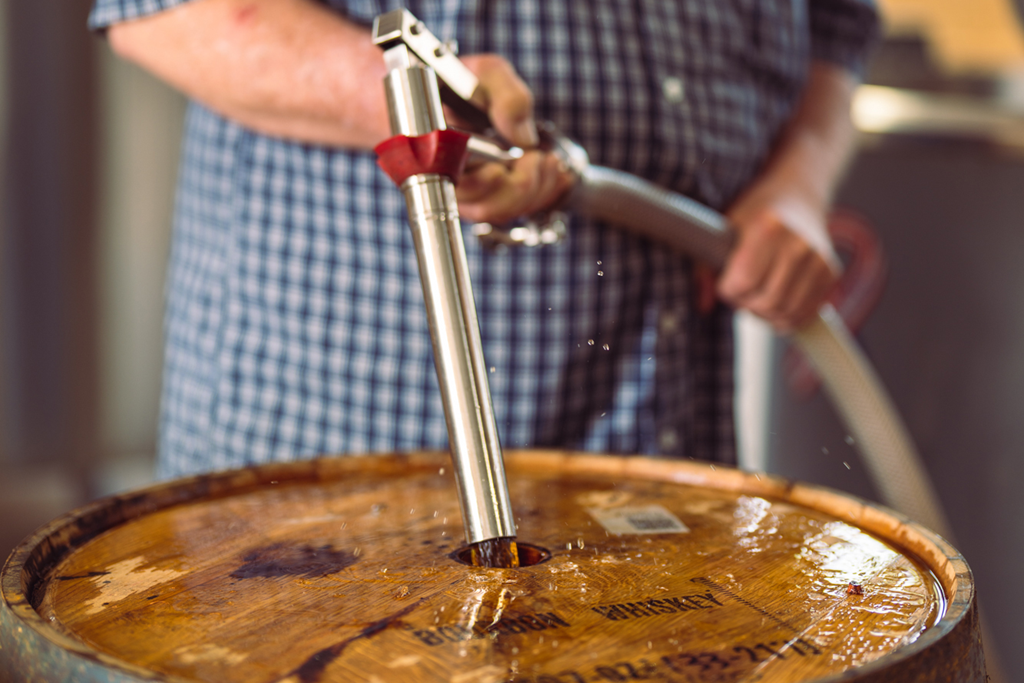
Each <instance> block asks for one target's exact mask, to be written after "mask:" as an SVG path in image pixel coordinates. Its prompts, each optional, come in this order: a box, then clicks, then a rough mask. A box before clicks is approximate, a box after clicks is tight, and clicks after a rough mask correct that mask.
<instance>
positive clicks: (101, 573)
mask: <svg viewBox="0 0 1024 683" xmlns="http://www.w3.org/2000/svg"><path fill="white" fill-rule="evenodd" d="M506 461H507V465H508V478H509V482H510V488H511V494H512V501H513V505H514V509H515V513H516V515H517V522H518V525H519V540H520V541H521V542H522V545H521V553H520V554H521V557H522V559H523V561H524V564H527V565H529V566H525V567H522V568H520V569H514V570H513V569H481V568H477V567H472V566H467V565H466V564H463V563H462V561H461V559H462V558H461V554H460V549H462V547H463V545H464V544H463V539H462V528H461V520H460V516H459V510H458V502H457V496H456V495H455V488H454V486H455V484H454V481H453V479H452V475H451V466H450V465H449V464H448V460H447V457H446V455H444V454H440V453H438V454H430V453H420V454H411V455H389V456H372V457H349V458H335V459H322V460H316V461H311V462H301V463H288V464H276V465H269V466H262V467H257V468H252V469H246V470H240V471H234V472H228V473H223V474H215V475H208V476H199V477H193V478H189V479H183V480H180V481H176V482H171V483H166V484H162V485H157V486H153V487H150V488H148V489H145V490H143V491H140V492H137V493H133V494H128V495H123V496H117V497H113V498H108V499H105V500H102V501H99V502H97V503H94V504H91V505H89V506H87V507H84V508H82V509H80V510H78V511H75V512H72V513H70V514H68V515H66V516H64V517H62V518H60V519H57V520H55V521H54V522H52V523H51V524H49V525H48V526H46V527H44V528H42V529H40V530H39V531H38V532H37V533H36V534H35V535H34V536H32V537H31V538H30V539H28V540H27V541H26V542H25V543H23V544H22V545H21V546H19V547H18V548H17V549H16V550H15V552H14V553H13V555H12V556H11V557H10V558H9V560H8V561H7V563H6V565H5V567H4V570H3V574H2V591H3V594H2V597H3V603H2V606H0V679H2V680H3V681H62V680H68V681H76V682H89V681H105V682H109V681H218V682H232V681H239V682H241V681H245V682H250V681H258V682H262V681H282V682H288V683H318V682H324V683H326V682H329V681H339V682H340V681H374V682H375V681H452V682H455V683H462V682H467V683H468V682H470V681H484V682H488V681H505V680H515V681H529V682H532V683H602V682H611V683H616V682H620V681H637V680H650V681H686V682H697V681H730V682H731V681H755V680H756V681H787V682H788V681H838V680H843V681H852V680H855V681H872V682H876V683H877V682H883V681H886V682H888V681H892V682H896V681H899V682H901V683H902V682H904V681H968V682H977V683H982V682H983V681H984V678H985V674H984V662H983V657H982V650H981V643H980V638H979V635H978V633H979V629H978V622H977V611H976V608H975V597H974V585H973V580H972V577H971V573H970V570H969V569H968V567H967V564H966V563H965V562H964V560H963V558H962V557H961V556H960V555H959V554H958V553H957V552H956V550H954V549H953V548H952V547H950V546H949V544H947V543H946V542H945V541H943V540H942V539H940V538H939V537H937V536H935V535H934V534H932V533H930V532H929V531H927V530H925V529H922V528H921V527H919V526H917V525H915V524H912V523H910V522H908V521H907V520H906V519H903V518H901V517H899V516H898V515H896V514H895V513H893V512H891V511H888V510H885V509H882V508H880V507H877V506H875V505H871V504H868V503H865V502H863V501H860V500H856V499H853V498H851V497H849V496H845V495H841V494H838V493H835V492H831V491H828V490H825V489H822V488H818V487H813V486H805V485H801V484H792V483H789V482H786V481H783V480H780V479H777V478H773V477H768V476H766V475H756V474H746V473H742V472H739V471H736V470H732V469H723V468H715V467H712V466H708V465H703V464H697V463H692V462H675V461H666V460H654V459H647V458H623V457H611V456H593V455H584V454H569V453H551V452H547V453H545V452H513V453H508V454H506Z"/></svg>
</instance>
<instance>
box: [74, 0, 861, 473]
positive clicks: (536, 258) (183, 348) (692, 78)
mask: <svg viewBox="0 0 1024 683" xmlns="http://www.w3.org/2000/svg"><path fill="white" fill-rule="evenodd" d="M185 1H187V0H97V2H96V4H95V7H94V9H93V13H92V15H91V18H90V25H91V26H92V27H93V28H96V29H99V28H103V27H105V26H107V25H109V24H111V23H113V22H119V21H124V20H129V19H132V18H134V17H138V16H142V15H145V14H148V13H151V12H156V11H161V10H164V9H168V8H170V7H172V6H175V5H178V4H181V3H182V2H185ZM328 4H330V5H332V6H333V7H335V8H336V9H337V11H338V12H339V13H341V14H343V15H345V16H347V17H348V18H349V19H350V20H351V21H354V22H357V23H361V24H367V25H368V24H369V23H370V22H371V21H372V20H373V17H374V16H375V15H377V14H379V13H381V12H383V11H387V10H389V9H394V8H395V7H396V6H398V5H399V4H400V3H398V2H394V1H393V0H383V1H380V2H378V1H374V0H350V1H348V2H345V1H344V0H331V1H330V2H329V3H328ZM407 6H408V8H409V9H410V10H411V11H412V12H413V13H414V14H415V15H416V16H417V17H419V18H420V19H422V20H424V21H425V22H426V23H427V25H428V26H430V27H431V29H432V30H433V31H434V32H435V33H436V34H438V35H439V36H440V37H442V38H449V37H451V38H455V39H457V40H458V42H459V45H460V47H461V49H462V52H463V53H465V54H470V53H476V52H496V53H499V54H502V55H504V56H505V57H507V58H508V59H510V60H511V62H512V63H513V64H514V65H515V67H516V68H517V69H518V71H519V73H520V74H521V75H522V76H523V78H524V79H525V81H526V82H527V83H528V84H529V85H530V87H531V88H532V89H533V92H534V94H535V97H536V102H537V113H538V117H539V118H541V119H549V120H552V121H554V122H555V124H556V125H557V126H558V127H559V128H560V129H561V130H562V131H564V132H565V133H567V134H568V135H569V136H570V137H572V138H573V139H575V140H576V141H578V142H580V143H581V144H582V145H583V146H584V147H585V148H586V149H587V150H588V152H589V153H590V156H591V159H592V160H593V162H594V163H597V164H601V165H605V166H611V167H614V168H619V169H623V170H626V171H629V172H631V173H635V174H637V175H640V176H643V177H645V178H647V179H649V180H652V181H654V182H656V183H659V184H661V185H663V186H666V187H669V188H672V189H674V190H676V191H679V192H683V193H686V194H688V195H690V196H692V197H694V198H696V199H699V200H701V201H703V202H706V203H708V204H710V205H711V206H714V207H718V208H723V207H726V206H727V205H728V204H729V202H730V201H731V200H732V199H733V198H734V197H735V196H736V195H737V193H739V192H740V191H741V190H742V188H743V187H744V185H745V184H746V183H748V182H749V181H750V180H751V179H752V178H753V177H754V175H755V174H756V173H757V171H758V169H759V167H760V166H761V165H762V164H763V162H764V160H765V158H766V156H767V155H768V153H769V150H770V148H771V145H772V141H773V140H774V138H775V137H776V135H777V133H778V131H779V130H780V128H781V127H782V126H783V125H784V123H785V121H786V120H787V117H788V116H789V115H790V113H791V111H792V109H793V106H794V104H795V103H796V101H797V99H798V97H799V95H800V92H801V89H802V87H803V84H804V80H805V77H806V73H807V69H808V66H809V63H810V61H811V59H824V60H828V61H832V62H836V63H839V64H842V65H844V66H846V67H847V68H849V69H851V70H854V71H857V70H859V69H860V68H861V66H862V60H863V58H864V53H865V50H866V45H867V44H868V42H869V41H870V38H871V35H872V33H873V31H874V27H875V21H876V19H875V14H874V11H873V9H872V8H871V6H870V5H869V3H868V0H745V1H742V2H730V3H723V2H716V1H714V0H683V1H679V2H664V1H657V0H595V1H591V2H572V1H569V2H545V1H544V0H516V1H515V2H512V1H506V2H498V1H492V2H487V1H483V0H479V1H477V2H470V1H465V2H459V1H457V0H410V1H409V2H408V3H407ZM466 243H467V249H468V252H469V259H470V263H471V269H472V275H473V283H474V291H475V293H476V298H477V305H478V308H479V317H480V323H481V334H482V338H483V341H484V352H485V356H486V359H487V363H488V365H489V366H490V370H491V372H490V375H489V379H490V384H491V392H492V394H493V398H494V406H495V411H496V417H497V422H498V425H499V429H500V431H501V439H502V443H503V444H504V445H505V446H506V447H538V448H539V447H555V448H574V449H583V450H590V451H599V452H616V453H649V454H661V455H665V456H686V457H693V458H699V459H705V460H714V461H720V462H732V461H734V457H735V455H734V440H733V421H732V410H733V408H732V379H733V378H732V367H733V354H732V337H731V314H730V312H729V311H728V310H725V309H724V308H720V309H719V310H718V311H716V312H715V313H713V314H711V315H706V316H702V315H699V314H698V313H696V312H695V311H694V309H693V307H692V300H693V288H692V284H691V279H690V266H689V264H688V263H686V262H685V261H682V260H680V259H679V258H677V257H675V256H673V255H671V254H668V253H666V252H665V251H664V250H663V249H659V248H657V247H656V246H653V245H651V244H650V243H649V242H647V241H645V240H643V239H638V238H635V237H632V236H630V235H627V234H625V233H623V232H620V231H618V230H615V229H612V228H610V227H609V226H604V225H601V224H595V223H590V222H587V221H584V220H581V219H574V220H573V222H572V224H571V225H570V226H569V237H568V239H567V240H566V241H565V242H564V243H563V244H560V245H558V246H553V247H545V248H522V249H517V250H509V251H506V252H503V253H488V252H485V251H483V250H481V248H480V247H479V245H478V244H477V243H476V240H475V239H472V238H470V239H467V241H466ZM163 391H164V393H163V402H162V415H161V436H160V463H161V465H160V471H161V474H162V475H163V476H173V475H179V474H184V473H192V472H197V471H206V470H213V469H221V468H226V467H236V466H241V465H246V464H251V463H261V462H266V461H270V460H289V459H296V458H305V457H312V456H316V455H318V454H333V453H360V452H378V451H403V450H412V449H425V448H430V449H443V448H446V446H447V433H446V429H445V420H444V414H443V410H442V406H441V403H440V394H439V391H438V388H437V379H436V375H435V372H434V368H433V359H432V351H431V347H430V337H429V333H428V330H427V324H426V320H425V313H424V307H423V296H422V291H421V287H420V281H419V276H418V271H417V265H416V259H415V254H414V251H413V248H412V243H411V236H410V232H409V228H408V226H407V224H406V217H405V207H404V202H403V200H402V196H401V194H400V193H399V191H398V190H397V189H396V188H395V187H394V186H393V185H392V184H391V182H390V181H389V180H388V179H387V178H386V177H385V176H384V175H383V173H381V172H380V171H379V170H378V169H377V167H376V165H375V162H374V157H373V155H372V154H369V153H365V152H353V151H347V150H340V149H330V148H325V147H318V146H314V145H308V144H300V143H296V142H292V141H289V140H283V139H278V138H273V137H268V136H265V135H261V134H259V133H256V132H253V131H252V130H248V129H246V128H244V127H242V126H240V125H238V124H236V123H234V122H232V121H229V120H226V119H224V118H223V117H221V116H219V115H217V114H216V113H214V112H212V111H210V110H209V109H206V108H204V107H203V106H202V105H200V104H197V103H193V104H192V105H191V107H190V110H189V113H188V119H187V122H186V136H185V143H184V153H183V160H182V166H181V171H180V181H179V188H178V196H177V206H176V218H175V226H174V237H173V247H172V256H171V265H170V271H169V281H168V286H167V319H166V361H165V372H164V390H163Z"/></svg>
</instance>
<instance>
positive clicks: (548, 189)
mask: <svg viewBox="0 0 1024 683" xmlns="http://www.w3.org/2000/svg"><path fill="white" fill-rule="evenodd" d="M478 174H481V175H480V177H477V175H478ZM571 183H572V175H571V174H570V173H569V172H568V170H566V169H565V166H564V165H563V164H562V163H561V162H560V161H559V160H558V159H557V158H556V157H555V156H554V155H552V154H547V153H542V152H528V153H527V154H525V155H524V156H523V158H522V159H519V160H517V161H516V162H514V163H513V164H512V165H511V166H510V167H505V166H501V165H499V164H485V165H483V166H481V167H480V168H479V169H477V170H475V171H474V172H472V173H469V174H467V175H466V176H464V177H463V179H462V180H461V181H460V182H459V185H458V186H457V187H456V197H457V198H458V200H459V211H460V213H461V214H462V215H463V216H464V217H466V218H468V219H469V220H472V221H477V222H488V223H505V222H508V221H510V220H512V219H514V218H517V217H519V216H523V215H528V214H531V213H535V212H537V211H540V210H541V209H545V208H547V207H549V206H551V205H552V204H553V203H554V202H555V201H556V200H558V198H559V197H560V196H561V195H562V194H563V193H564V192H565V191H566V190H567V189H568V188H569V186H570V185H571Z"/></svg>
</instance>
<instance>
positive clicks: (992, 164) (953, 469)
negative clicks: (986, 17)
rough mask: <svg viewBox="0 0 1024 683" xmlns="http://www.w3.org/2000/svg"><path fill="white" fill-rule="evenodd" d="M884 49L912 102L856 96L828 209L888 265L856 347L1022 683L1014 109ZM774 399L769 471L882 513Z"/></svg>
mask: <svg viewBox="0 0 1024 683" xmlns="http://www.w3.org/2000/svg"><path fill="white" fill-rule="evenodd" d="M894 48H895V49H897V53H900V52H901V53H902V54H903V55H904V56H905V55H906V54H907V49H908V46H888V53H887V52H886V51H883V53H882V60H881V63H882V65H883V66H884V65H886V64H887V63H888V64H893V65H899V70H896V69H892V70H889V71H888V72H886V71H885V69H882V70H881V71H882V73H881V78H880V79H878V80H883V81H884V80H886V77H887V76H888V77H889V78H888V80H889V81H890V82H893V83H896V84H899V85H911V86H914V88H913V89H911V88H906V87H881V86H867V87H864V88H862V90H861V92H860V93H858V96H857V100H856V102H855V105H854V119H855V122H856V124H857V126H858V128H860V130H861V131H862V132H863V133H864V134H865V139H864V144H863V146H862V149H861V151H860V152H859V154H858V156H857V158H856V159H855V160H854V162H853V164H852V166H851V168H850V171H849V174H848V177H847V179H846V180H845V182H844V184H843V186H842V188H841V189H840V192H839V194H838V197H837V205H838V206H841V207H846V208H849V209H853V210H854V211H856V212H859V213H860V214H862V215H863V216H864V217H866V219H867V220H868V221H869V222H870V223H871V224H873V226H874V228H875V230H876V231H877V233H878V235H879V237H880V239H881V242H882V245H883V248H884V250H885V254H886V257H887V259H888V263H889V278H888V282H887V285H886V290H885V292H884V294H883V296H882V299H881V302H880V304H879V306H878V308H877V309H876V310H875V311H874V313H873V314H872V315H871V317H870V318H869V319H868V321H867V323H866V325H865V326H864V328H863V330H862V331H861V333H860V334H859V335H858V336H859V338H860V340H861V342H862V344H863V346H864V348H865V349H866V351H867V353H868V355H869V356H870V358H871V359H872V362H873V363H874V364H875V367H876V368H877V370H878V372H879V373H880V375H881V377H882V379H883V381H884V382H885V384H886V386H887V387H888V388H889V390H890V391H891V393H892V396H893V399H894V400H895V402H896V404H897V406H898V408H899V410H900V412H901V413H902V414H903V416H904V418H905V420H906V422H907V425H908V427H909V429H910V431H911V433H912V436H913V438H914V440H915V441H916V443H917V446H918V448H919V450H920V453H921V455H922V457H923V458H924V459H925V461H926V462H927V465H928V468H929V470H930V471H931V474H932V477H933V479H934V481H935V483H936V485H937V488H938V490H939V494H940V496H941V498H942V500H943V502H944V503H945V506H946V512H947V514H948V517H949V519H950V521H951V523H952V527H953V533H954V534H955V536H956V540H955V542H956V543H957V545H958V547H959V549H960V550H961V551H962V552H963V553H964V555H965V557H966V558H967V559H968V561H969V562H970V563H971V566H972V568H973V569H974V572H975V577H976V581H977V585H978V590H979V597H980V600H981V604H982V609H983V614H984V615H985V617H986V619H987V620H988V624H989V627H990V628H989V634H987V636H986V637H987V638H989V639H994V641H995V642H994V645H995V648H996V649H997V650H999V651H1000V652H1001V653H1003V654H1004V657H1003V662H1002V664H1003V667H1004V669H1005V671H1006V674H1007V679H1008V680H1024V662H1022V661H1019V660H1018V659H1015V658H1010V657H1006V656H1005V655H1006V654H1009V653H1014V652H1016V651H1019V650H1020V649H1021V648H1022V647H1024V629H1021V628H1020V625H1019V624H1020V614H1021V613H1022V612H1024V584H1022V582H1021V580H1020V576H1019V574H1020V572H1019V567H1020V566H1021V565H1022V564H1024V107H1020V106H1019V105H1014V104H1012V103H1011V102H1010V100H1009V99H1008V98H1007V97H1006V96H1005V91H1004V90H1001V89H1000V87H999V84H996V83H986V82H982V81H971V82H964V81H960V82H957V83H943V82H941V81H939V80H937V79H928V78H922V77H913V76H911V75H910V74H911V70H910V69H908V67H907V64H908V60H906V59H903V60H896V61H893V60H891V59H889V60H886V57H889V58H891V57H892V56H893V49H894ZM911 61H912V60H911ZM876 71H878V69H876ZM784 347H785V342H782V341H776V342H774V344H773V351H772V355H773V356H775V357H776V358H781V356H782V354H783V351H784ZM778 366H779V365H778V364H776V365H775V366H774V367H778ZM769 397H770V398H769V413H770V415H769V418H768V420H767V431H768V436H767V439H766V445H767V453H766V458H767V462H766V466H767V469H768V470H769V471H771V472H775V473H778V474H781V475H783V476H787V477H793V478H797V479H800V480H803V481H810V482H814V483H819V484H824V485H827V486H830V487H834V488H838V489H841V490H844V491H847V492H850V493H854V494H858V495H861V496H863V497H866V498H871V499H877V495H876V492H875V491H874V490H873V488H872V485H871V484H870V480H869V478H868V475H867V473H866V471H865V470H864V467H863V466H862V464H861V462H860V461H859V459H858V456H857V454H856V452H855V450H854V445H853V444H851V443H850V441H851V439H850V438H849V435H848V434H847V432H846V431H845V430H844V428H843V427H842V426H841V424H840V423H839V421H838V419H837V418H836V417H835V416H834V414H833V411H832V409H831V407H830V406H829V403H828V401H827V400H826V398H825V397H823V396H822V395H820V393H819V394H818V395H816V396H814V397H813V398H812V399H810V400H800V399H797V398H795V397H794V396H793V393H792V392H791V391H790V390H789V388H788V387H787V386H786V379H785V377H784V375H783V373H781V372H776V373H775V374H774V376H773V381H772V383H771V388H770V390H769ZM987 647H988V645H986V648H987Z"/></svg>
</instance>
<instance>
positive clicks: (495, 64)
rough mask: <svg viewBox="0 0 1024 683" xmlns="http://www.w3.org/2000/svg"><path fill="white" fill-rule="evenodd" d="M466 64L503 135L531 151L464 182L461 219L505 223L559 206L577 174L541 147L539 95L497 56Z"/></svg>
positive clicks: (458, 190)
mask: <svg viewBox="0 0 1024 683" xmlns="http://www.w3.org/2000/svg"><path fill="white" fill-rule="evenodd" d="M463 61H464V62H465V64H466V66H467V67H469V69H470V70H471V71H473V73H475V74H476V76H477V78H479V79H480V89H481V91H482V92H483V94H484V98H485V100H486V106H487V113H488V114H489V115H490V117H491V122H492V123H494V127H495V128H496V129H497V131H498V132H499V133H500V134H501V135H502V136H503V137H504V138H505V139H506V140H508V141H509V142H511V143H512V144H514V145H516V146H519V147H522V148H523V149H525V150H531V151H527V153H526V154H524V155H523V158H521V159H518V160H516V161H515V162H513V163H512V164H510V165H508V166H506V165H504V164H499V163H494V162H492V163H486V164H481V165H480V166H477V167H475V168H473V169H471V170H470V171H469V172H467V173H466V174H465V175H464V176H463V177H462V179H461V180H460V181H459V184H458V186H457V187H456V189H455V195H456V197H457V198H458V200H459V213H460V214H462V215H463V216H464V217H465V218H468V219H469V220H471V221H477V222H487V223H499V224H500V223H505V222H507V221H510V220H512V219H514V218H516V217H517V216H523V215H528V214H531V213H534V212H537V211H540V210H542V209H545V208H548V207H549V206H551V205H552V204H554V203H555V202H556V201H557V200H558V199H559V198H560V197H561V196H562V195H563V194H565V192H566V190H568V189H569V188H570V187H571V186H572V182H573V176H572V173H570V172H569V170H568V169H567V168H566V167H565V165H564V164H562V162H561V161H560V160H559V159H558V158H557V157H556V156H555V155H554V154H551V153H549V152H541V151H539V150H536V149H533V148H535V147H536V146H537V125H536V123H535V121H534V118H533V95H532V94H531V93H530V89H529V88H527V87H526V84H525V83H523V81H522V80H521V79H520V78H519V76H518V75H516V72H515V70H514V69H513V68H512V66H511V65H510V64H509V63H508V62H507V61H505V60H504V59H502V58H501V57H498V56H496V55H472V56H468V57H464V58H463Z"/></svg>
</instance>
